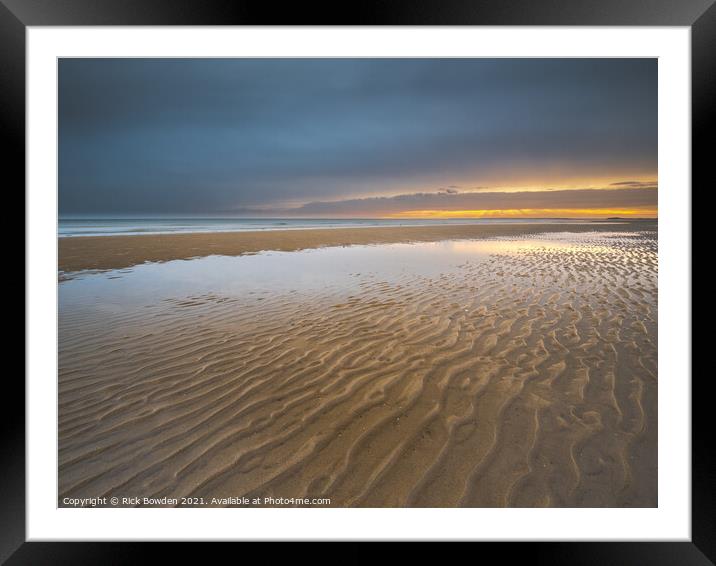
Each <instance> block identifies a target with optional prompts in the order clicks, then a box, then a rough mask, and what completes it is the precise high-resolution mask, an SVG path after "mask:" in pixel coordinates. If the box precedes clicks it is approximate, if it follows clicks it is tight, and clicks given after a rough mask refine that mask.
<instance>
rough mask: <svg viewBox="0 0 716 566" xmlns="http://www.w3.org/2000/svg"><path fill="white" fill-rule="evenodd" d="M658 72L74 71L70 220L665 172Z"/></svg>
mask: <svg viewBox="0 0 716 566" xmlns="http://www.w3.org/2000/svg"><path fill="white" fill-rule="evenodd" d="M656 69H657V67H656V61H655V60H630V59H608V60H607V59H602V60H598V59H551V60H548V59H522V60H517V59H448V60H445V59H443V60H441V59H402V60H397V59H374V60H347V59H313V60H307V59H218V60H209V59H194V60H182V59H165V60H151V59H62V60H61V61H60V64H59V144H60V145H59V183H60V185H59V200H60V212H61V213H63V214H73V213H86V214H92V213H101V214H127V213H222V212H232V211H240V210H244V209H247V210H250V209H252V208H256V207H264V208H265V207H267V206H268V207H271V206H274V205H275V206H276V207H277V208H284V209H285V208H286V203H288V202H290V203H296V204H298V205H300V204H302V203H306V202H309V201H320V200H335V199H341V198H343V199H346V198H351V197H353V196H355V195H360V194H363V195H365V194H380V193H381V192H382V193H383V194H385V193H393V194H395V192H396V191H397V190H398V189H402V188H404V187H408V186H413V187H436V186H438V187H439V186H442V187H444V190H443V192H444V193H446V194H449V193H450V192H451V191H456V190H457V187H456V186H455V185H454V183H455V181H460V180H461V179H465V178H469V179H470V180H471V182H473V183H475V184H477V183H480V184H483V183H484V184H490V183H494V182H495V181H496V180H497V179H499V178H500V176H501V175H503V174H507V173H510V174H515V173H519V174H521V175H523V176H525V177H529V175H530V174H531V172H532V171H541V170H549V171H551V174H553V175H555V176H556V177H557V178H558V177H559V176H560V175H572V176H574V175H580V174H583V175H585V176H588V177H594V176H610V175H612V173H613V172H614V171H618V172H621V171H630V170H631V171H637V170H638V171H651V172H653V173H655V172H656V139H657V135H656V133H657V130H656V127H657V124H656V111H657V89H656V79H657V72H656ZM612 176H613V175H612ZM632 178H633V177H632ZM627 179H629V177H627ZM557 180H558V179H557Z"/></svg>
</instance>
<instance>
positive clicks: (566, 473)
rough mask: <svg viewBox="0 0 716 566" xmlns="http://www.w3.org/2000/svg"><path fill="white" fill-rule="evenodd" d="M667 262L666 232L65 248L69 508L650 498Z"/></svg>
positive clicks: (423, 233)
mask: <svg viewBox="0 0 716 566" xmlns="http://www.w3.org/2000/svg"><path fill="white" fill-rule="evenodd" d="M657 267H658V252H657V222H656V221H625V220H619V221H613V222H579V221H575V222H574V223H573V224H569V223H567V224H565V223H562V224H559V225H555V224H550V223H547V222H545V223H539V224H508V225H468V224H465V225H459V224H453V225H437V226H404V227H370V228H330V229H300V230H269V231H261V232H259V231H244V232H216V233H211V232H207V233H182V234H154V235H122V236H83V237H67V238H59V239H58V275H59V279H60V282H59V320H58V331H59V344H58V350H59V352H58V361H59V399H58V400H59V415H58V417H59V447H58V458H59V470H58V480H59V500H58V505H60V506H67V503H65V501H66V500H67V499H68V498H97V497H107V498H109V497H118V498H125V497H126V498H128V500H129V501H130V502H129V503H127V504H126V506H136V505H145V504H147V505H150V506H155V505H156V506H163V505H176V504H178V503H177V501H181V498H189V500H188V501H189V504H190V505H196V506H216V507H220V506H237V505H247V506H248V505H252V506H254V505H255V504H253V503H246V502H245V501H244V499H242V498H246V499H247V500H248V501H252V500H253V499H254V498H259V499H261V501H263V498H274V499H279V498H284V499H285V500H286V501H289V503H281V504H280V505H281V506H284V505H289V506H290V505H294V506H331V507H458V506H462V507H655V506H657V504H658V498H657V432H658V431H657V392H658V379H657V376H658V371H657V369H658V368H657V334H658V332H657V330H658V329H657V313H658V311H657V298H658V292H657V275H658V271H657ZM144 497H148V498H154V499H153V500H151V501H150V502H149V503H143V502H142V499H141V498H144ZM132 498H140V499H139V500H135V499H132ZM162 498H167V499H162ZM236 498H239V499H236ZM297 499H300V500H301V503H298V504H296V503H290V501H295V500H297ZM304 500H305V501H304ZM311 501H313V502H314V503H311ZM259 505H266V506H274V504H272V503H259Z"/></svg>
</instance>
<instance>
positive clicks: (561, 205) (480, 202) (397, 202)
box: [244, 187, 657, 217]
mask: <svg viewBox="0 0 716 566" xmlns="http://www.w3.org/2000/svg"><path fill="white" fill-rule="evenodd" d="M656 206H657V191H656V190H655V188H653V187H651V188H632V187H629V188H623V189H611V190H604V189H596V188H589V189H568V190H550V191H529V192H527V191H523V192H497V191H494V192H454V193H447V192H445V191H438V192H433V193H430V192H419V193H409V194H402V195H395V196H390V197H369V198H359V199H345V200H337V201H314V202H309V203H306V204H304V205H301V206H298V207H294V208H285V209H274V210H272V211H271V213H273V214H276V213H280V214H285V215H290V216H304V217H311V216H319V217H320V216H340V217H342V216H367V217H372V216H390V215H395V214H399V213H405V212H410V211H460V210H519V209H529V210H535V209H560V210H561V209H575V210H584V209H618V210H622V209H656ZM244 212H245V213H246V212H249V213H250V212H251V211H247V210H244ZM254 212H256V211H254Z"/></svg>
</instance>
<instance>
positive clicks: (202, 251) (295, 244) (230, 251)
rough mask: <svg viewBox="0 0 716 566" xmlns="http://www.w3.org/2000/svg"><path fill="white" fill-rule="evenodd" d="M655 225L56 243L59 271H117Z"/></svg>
mask: <svg viewBox="0 0 716 566" xmlns="http://www.w3.org/2000/svg"><path fill="white" fill-rule="evenodd" d="M654 225H655V222H654V221H649V220H646V221H644V220H641V221H627V220H613V221H601V222H587V221H578V220H576V221H574V222H573V223H566V222H565V223H559V224H555V223H552V222H544V223H539V224H534V223H532V224H528V223H524V224H519V223H518V224H452V225H433V226H429V225H428V226H399V227H393V226H389V227H384V226H380V227H368V228H331V229H301V230H267V231H245V232H208V233H202V232H197V233H180V234H161V233H159V234H151V235H122V236H114V235H107V236H83V237H74V238H60V239H58V257H59V259H58V269H59V271H60V272H72V271H80V270H86V269H121V268H124V267H131V266H132V265H137V264H140V263H144V262H156V261H170V260H177V259H190V258H194V257H202V256H206V255H210V254H214V255H228V256H237V255H243V254H250V253H257V252H260V251H266V250H275V251H295V250H301V249H307V248H317V247H330V246H348V245H370V244H389V243H398V242H435V241H440V240H454V239H469V238H492V237H510V236H524V235H527V234H543V233H546V232H554V231H561V230H567V231H569V232H590V231H611V230H614V229H616V228H618V229H619V230H622V231H627V232H630V231H634V230H645V229H647V228H649V227H651V228H652V229H653V226H654Z"/></svg>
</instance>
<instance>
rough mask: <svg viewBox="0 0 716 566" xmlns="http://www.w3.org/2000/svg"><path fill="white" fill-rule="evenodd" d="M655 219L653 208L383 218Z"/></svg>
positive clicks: (425, 212)
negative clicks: (614, 217) (615, 217)
mask: <svg viewBox="0 0 716 566" xmlns="http://www.w3.org/2000/svg"><path fill="white" fill-rule="evenodd" d="M602 216H604V217H610V216H622V217H641V218H656V217H657V209H656V208H655V207H654V208H651V207H650V208H624V209H618V208H520V209H501V210H406V211H402V212H396V213H394V214H388V215H386V216H384V217H383V218H486V217H487V218H557V217H562V218H595V217H602Z"/></svg>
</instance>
